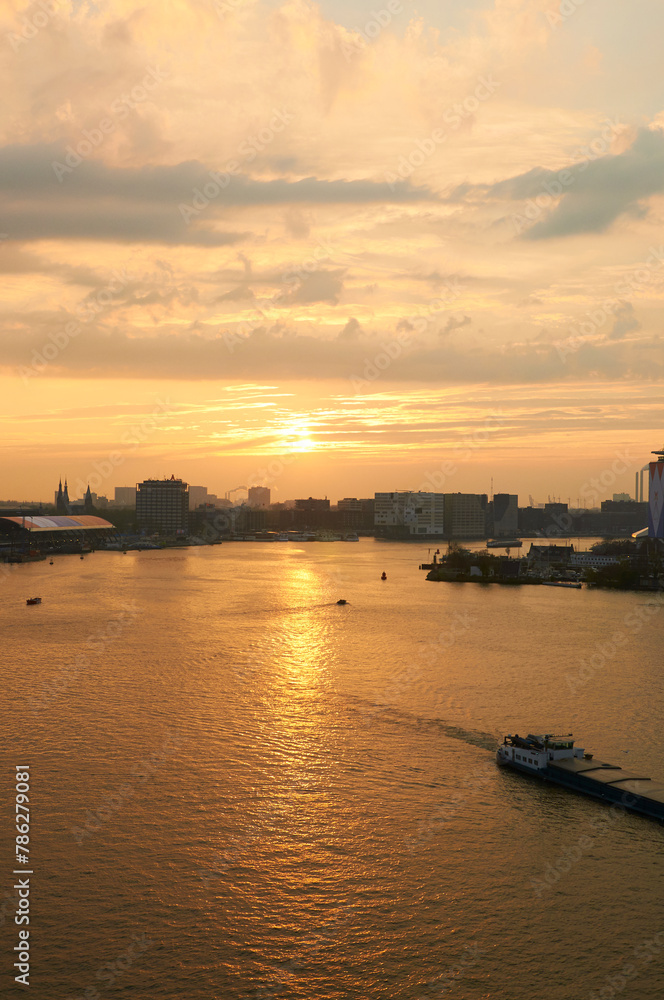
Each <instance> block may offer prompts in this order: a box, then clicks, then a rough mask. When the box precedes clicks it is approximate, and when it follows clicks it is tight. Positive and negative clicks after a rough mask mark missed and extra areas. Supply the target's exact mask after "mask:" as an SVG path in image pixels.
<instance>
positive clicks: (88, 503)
mask: <svg viewBox="0 0 664 1000" xmlns="http://www.w3.org/2000/svg"><path fill="white" fill-rule="evenodd" d="M83 510H84V512H85V513H86V514H91V513H92V510H93V507H92V493H91V492H90V483H88V488H87V490H86V491H85V499H84V501H83Z"/></svg>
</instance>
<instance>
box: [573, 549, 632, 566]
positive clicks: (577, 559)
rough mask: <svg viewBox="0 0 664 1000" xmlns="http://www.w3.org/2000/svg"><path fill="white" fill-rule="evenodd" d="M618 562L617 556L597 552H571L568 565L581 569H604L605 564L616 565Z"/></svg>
mask: <svg viewBox="0 0 664 1000" xmlns="http://www.w3.org/2000/svg"><path fill="white" fill-rule="evenodd" d="M619 562H620V559H618V557H617V556H605V555H600V554H599V553H598V552H573V553H572V555H571V557H570V561H569V563H570V566H574V567H577V568H582V569H589V568H590V569H604V567H605V566H617V565H618V564H619Z"/></svg>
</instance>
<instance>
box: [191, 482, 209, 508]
mask: <svg viewBox="0 0 664 1000" xmlns="http://www.w3.org/2000/svg"><path fill="white" fill-rule="evenodd" d="M209 503H212V504H213V503H214V501H213V500H211V499H209V498H208V491H207V486H190V487H189V510H196V508H197V507H204V506H205V505H206V504H209Z"/></svg>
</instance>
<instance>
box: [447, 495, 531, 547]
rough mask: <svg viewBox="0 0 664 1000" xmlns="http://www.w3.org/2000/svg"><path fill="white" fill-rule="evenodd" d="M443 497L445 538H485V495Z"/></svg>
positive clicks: (486, 499)
mask: <svg viewBox="0 0 664 1000" xmlns="http://www.w3.org/2000/svg"><path fill="white" fill-rule="evenodd" d="M444 496H445V536H446V538H486V534H487V532H486V528H487V525H486V517H487V504H488V497H487V495H486V493H445V494H444ZM517 511H518V507H517Z"/></svg>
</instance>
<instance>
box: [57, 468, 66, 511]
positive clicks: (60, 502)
mask: <svg viewBox="0 0 664 1000" xmlns="http://www.w3.org/2000/svg"><path fill="white" fill-rule="evenodd" d="M55 513H56V514H65V513H66V510H65V505H64V499H63V496H62V476H60V483H59V485H58V495H57V497H56V500H55Z"/></svg>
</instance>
